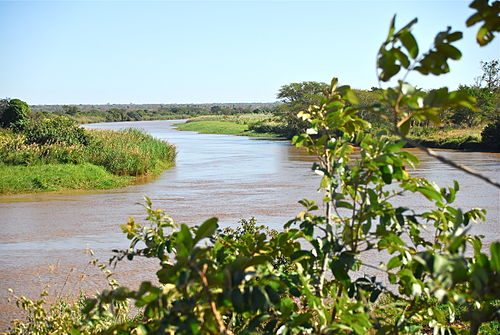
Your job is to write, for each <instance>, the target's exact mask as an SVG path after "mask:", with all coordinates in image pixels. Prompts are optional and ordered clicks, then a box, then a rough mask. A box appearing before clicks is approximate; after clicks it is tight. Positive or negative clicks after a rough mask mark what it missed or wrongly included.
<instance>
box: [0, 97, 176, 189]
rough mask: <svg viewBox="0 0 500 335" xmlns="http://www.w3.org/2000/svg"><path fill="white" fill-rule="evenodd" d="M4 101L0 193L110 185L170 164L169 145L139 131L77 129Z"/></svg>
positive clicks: (15, 102)
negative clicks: (10, 110) (11, 115)
mask: <svg viewBox="0 0 500 335" xmlns="http://www.w3.org/2000/svg"><path fill="white" fill-rule="evenodd" d="M4 105H5V106H6V107H4V109H3V111H4V112H3V113H2V114H1V115H2V122H3V123H2V126H3V128H1V129H0V193H26V192H39V191H59V190H70V189H109V188H116V187H122V186H125V185H130V184H132V183H134V182H135V181H136V180H137V178H138V177H144V176H156V175H158V174H159V173H160V172H162V171H164V170H165V169H168V168H169V167H171V166H172V165H173V164H174V161H175V148H174V147H173V146H172V145H169V144H168V143H166V142H165V141H162V140H158V139H155V138H153V137H152V136H151V135H148V134H145V133H143V132H141V131H139V130H134V129H126V130H121V131H111V130H91V129H83V128H81V127H79V126H77V125H76V124H75V123H74V122H73V121H71V120H69V119H67V118H65V117H62V116H57V115H52V116H50V117H48V118H47V117H44V116H41V115H35V116H33V115H32V114H31V113H30V112H29V107H28V106H27V105H26V104H25V103H24V102H22V101H20V100H17V99H13V100H10V101H4ZM9 108H11V109H12V108H13V109H15V111H14V112H12V114H13V115H14V114H15V115H17V116H16V117H11V118H9V117H8V116H9V113H10V112H9ZM5 111H7V112H5Z"/></svg>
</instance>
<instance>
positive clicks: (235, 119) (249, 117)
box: [175, 114, 280, 137]
mask: <svg viewBox="0 0 500 335" xmlns="http://www.w3.org/2000/svg"><path fill="white" fill-rule="evenodd" d="M269 118H270V116H268V115H265V114H245V115H238V116H234V115H220V116H218V115H211V116H200V117H195V118H192V119H189V120H188V121H187V122H185V123H178V124H175V127H176V128H177V129H178V130H185V131H196V132H198V133H202V134H224V135H236V136H250V137H280V135H279V134H276V133H271V132H265V133H264V132H256V131H255V130H252V129H251V126H252V125H254V124H256V123H259V122H262V121H265V120H268V119H269Z"/></svg>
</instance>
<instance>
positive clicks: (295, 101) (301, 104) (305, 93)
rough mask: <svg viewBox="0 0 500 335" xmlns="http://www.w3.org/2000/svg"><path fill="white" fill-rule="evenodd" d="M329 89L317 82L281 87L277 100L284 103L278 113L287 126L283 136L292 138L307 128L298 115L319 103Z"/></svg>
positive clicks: (304, 82)
mask: <svg viewBox="0 0 500 335" xmlns="http://www.w3.org/2000/svg"><path fill="white" fill-rule="evenodd" d="M327 88H328V85H327V84H325V83H320V82H316V81H303V82H301V83H291V84H288V85H283V86H281V88H280V90H279V91H278V94H277V98H278V99H281V101H282V102H283V103H284V104H283V105H281V106H280V109H279V112H278V117H279V119H280V120H281V121H282V122H283V123H284V124H285V127H284V133H283V134H282V135H283V136H286V137H288V138H291V137H292V136H294V135H297V134H300V133H302V132H303V131H304V130H305V129H306V128H307V125H306V123H305V122H304V121H302V120H300V119H299V118H298V117H297V113H298V112H299V111H301V110H304V109H306V108H307V106H309V105H313V104H316V103H319V101H320V100H321V97H322V93H323V91H325V90H326V89H327Z"/></svg>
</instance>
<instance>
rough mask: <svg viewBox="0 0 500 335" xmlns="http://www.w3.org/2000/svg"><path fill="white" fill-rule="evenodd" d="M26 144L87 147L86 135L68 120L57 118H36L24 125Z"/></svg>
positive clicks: (87, 138)
mask: <svg viewBox="0 0 500 335" xmlns="http://www.w3.org/2000/svg"><path fill="white" fill-rule="evenodd" d="M23 133H24V134H25V136H26V144H56V143H59V144H65V145H70V146H71V145H87V144H89V142H90V139H89V136H88V134H87V133H86V132H85V130H84V129H83V128H81V127H78V126H77V125H76V124H75V123H74V122H73V121H71V120H70V119H68V118H65V117H61V116H57V117H52V118H37V119H32V120H30V121H29V122H27V123H26V125H25V127H24V128H23Z"/></svg>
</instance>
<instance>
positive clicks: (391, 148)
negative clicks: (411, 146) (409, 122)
mask: <svg viewBox="0 0 500 335" xmlns="http://www.w3.org/2000/svg"><path fill="white" fill-rule="evenodd" d="M405 145H406V142H405V141H399V142H396V143H394V144H391V145H390V146H388V147H387V152H388V153H394V152H397V151H399V150H401V149H402V148H403V147H404V146H405Z"/></svg>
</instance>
